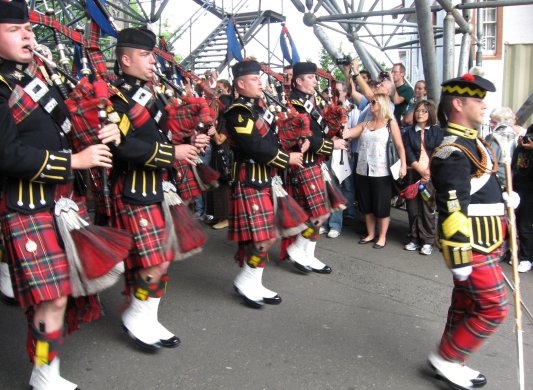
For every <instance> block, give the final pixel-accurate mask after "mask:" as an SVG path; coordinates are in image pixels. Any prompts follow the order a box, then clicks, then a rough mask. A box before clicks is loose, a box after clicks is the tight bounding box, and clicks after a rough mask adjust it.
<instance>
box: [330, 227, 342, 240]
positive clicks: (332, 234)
mask: <svg viewBox="0 0 533 390" xmlns="http://www.w3.org/2000/svg"><path fill="white" fill-rule="evenodd" d="M340 235H341V233H340V232H339V231H337V230H335V229H331V230H330V231H329V232H328V237H329V238H337V237H339V236H340Z"/></svg>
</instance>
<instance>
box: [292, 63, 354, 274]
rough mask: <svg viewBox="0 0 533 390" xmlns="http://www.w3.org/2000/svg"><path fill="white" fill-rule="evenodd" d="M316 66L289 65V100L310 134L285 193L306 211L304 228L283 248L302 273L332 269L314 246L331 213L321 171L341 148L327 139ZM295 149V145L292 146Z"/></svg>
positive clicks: (339, 142)
mask: <svg viewBox="0 0 533 390" xmlns="http://www.w3.org/2000/svg"><path fill="white" fill-rule="evenodd" d="M316 72H317V66H316V64H314V63H312V62H298V63H296V64H295V65H294V67H293V76H292V91H291V95H290V99H289V100H290V103H291V104H292V106H293V107H294V108H295V109H296V110H297V111H298V112H300V113H304V114H306V115H308V116H309V119H310V127H311V130H312V133H313V135H312V136H311V137H310V138H309V140H310V146H309V149H308V150H307V151H306V152H305V153H304V157H303V166H300V167H299V166H294V167H291V168H290V169H289V170H288V183H287V184H288V190H289V191H288V192H289V194H291V195H292V196H293V197H294V198H295V199H296V200H297V201H298V202H299V203H300V205H301V206H302V208H303V209H304V210H305V211H306V212H307V214H308V216H309V223H308V225H309V226H308V228H307V229H306V230H305V231H303V232H302V233H301V234H299V235H298V236H297V238H296V240H295V241H294V242H293V243H292V244H290V245H289V246H288V247H287V254H288V256H289V258H290V259H291V260H292V261H293V263H294V266H295V267H296V268H297V269H299V270H300V271H302V272H306V273H307V272H311V271H313V272H317V273H321V274H329V273H331V271H332V269H331V267H330V266H328V265H326V264H324V263H323V262H322V261H320V260H319V259H317V258H316V256H315V249H316V243H317V240H318V236H319V231H320V226H321V225H322V224H323V223H324V222H325V221H327V219H328V218H329V216H330V214H331V207H330V202H329V200H328V196H327V193H326V185H325V182H324V179H323V177H324V174H326V175H329V172H324V171H325V170H327V168H326V165H325V164H324V163H325V161H326V160H327V159H328V158H329V157H330V156H331V154H332V153H333V149H343V148H345V141H344V140H343V139H327V138H326V136H325V134H326V132H327V130H326V128H325V127H324V126H325V122H324V121H323V120H322V116H321V114H320V112H319V108H318V106H317V102H316V99H315V96H314V94H315V87H316V85H317V83H318V81H317V76H316ZM295 148H298V146H295Z"/></svg>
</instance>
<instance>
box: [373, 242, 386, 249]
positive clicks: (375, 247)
mask: <svg viewBox="0 0 533 390" xmlns="http://www.w3.org/2000/svg"><path fill="white" fill-rule="evenodd" d="M385 245H387V243H385V244H383V245H379V244H374V245H372V248H374V249H383V248H385Z"/></svg>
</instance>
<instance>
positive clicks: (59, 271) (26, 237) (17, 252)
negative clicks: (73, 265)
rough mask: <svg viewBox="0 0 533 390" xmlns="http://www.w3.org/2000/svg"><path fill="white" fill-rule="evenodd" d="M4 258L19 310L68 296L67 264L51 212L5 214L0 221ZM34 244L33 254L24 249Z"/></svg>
mask: <svg viewBox="0 0 533 390" xmlns="http://www.w3.org/2000/svg"><path fill="white" fill-rule="evenodd" d="M0 224H1V226H2V233H3V235H4V241H5V247H6V254H7V259H8V263H9V264H10V269H11V271H12V273H13V277H14V279H15V284H16V288H15V295H16V298H17V300H18V301H19V302H20V305H21V306H22V307H23V308H27V307H30V306H34V305H38V304H39V303H41V302H43V301H51V300H54V299H57V298H60V297H64V296H68V295H69V294H70V293H71V292H72V289H71V285H70V276H69V264H68V260H67V256H66V254H65V251H64V250H63V248H62V246H61V244H60V243H59V240H58V235H57V233H56V230H55V221H54V217H53V215H52V213H51V212H40V213H35V214H28V215H26V214H20V213H6V214H3V215H2V217H1V222H0ZM31 242H33V243H35V246H36V250H35V251H33V252H30V251H29V250H28V249H26V248H27V247H29V245H33V244H31Z"/></svg>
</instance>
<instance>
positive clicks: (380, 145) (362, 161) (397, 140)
mask: <svg viewBox="0 0 533 390" xmlns="http://www.w3.org/2000/svg"><path fill="white" fill-rule="evenodd" d="M370 104H371V106H370V114H371V119H369V120H368V121H367V122H362V123H360V124H358V125H357V126H356V127H353V128H351V129H346V130H345V132H344V134H343V135H344V138H359V159H358V160H357V167H356V170H355V171H356V182H357V185H356V196H357V201H358V203H359V208H360V209H361V212H362V213H363V214H365V223H366V229H367V233H368V234H367V236H366V237H361V239H360V240H359V244H368V243H370V242H374V245H373V248H374V249H381V248H383V247H384V246H385V244H386V243H387V230H388V228H389V222H390V200H391V197H392V176H391V172H390V169H389V165H388V162H387V141H388V139H389V131H390V132H391V135H392V140H393V141H394V144H395V146H396V150H397V151H398V154H399V156H400V160H401V168H400V178H403V177H404V176H405V174H406V171H407V164H406V160H405V150H404V147H403V143H402V136H401V133H400V128H399V127H398V124H397V123H396V121H395V120H394V115H393V113H392V111H391V109H390V98H389V96H388V95H385V94H375V95H374V96H373V98H372V100H371V101H370ZM376 223H377V226H378V233H379V235H378V237H377V239H376V237H375V233H376Z"/></svg>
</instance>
